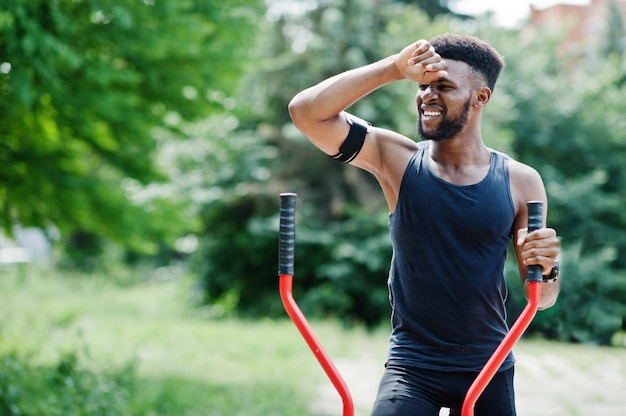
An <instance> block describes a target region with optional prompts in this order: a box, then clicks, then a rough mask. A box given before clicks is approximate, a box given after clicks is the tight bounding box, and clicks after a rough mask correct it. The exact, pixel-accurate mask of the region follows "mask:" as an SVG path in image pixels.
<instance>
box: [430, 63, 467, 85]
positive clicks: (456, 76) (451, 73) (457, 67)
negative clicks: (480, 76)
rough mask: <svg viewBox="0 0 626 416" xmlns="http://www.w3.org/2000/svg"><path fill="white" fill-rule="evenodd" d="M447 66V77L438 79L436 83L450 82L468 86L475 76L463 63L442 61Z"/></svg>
mask: <svg viewBox="0 0 626 416" xmlns="http://www.w3.org/2000/svg"><path fill="white" fill-rule="evenodd" d="M444 61H445V62H446V65H447V66H448V68H447V72H448V76H447V77H445V78H440V79H439V80H438V82H442V81H451V82H454V83H456V84H459V85H466V84H470V83H471V82H472V80H473V77H474V76H475V71H474V70H473V69H472V67H471V66H469V65H468V64H466V63H465V62H463V61H456V60H454V59H444Z"/></svg>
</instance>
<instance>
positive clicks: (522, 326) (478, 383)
mask: <svg viewBox="0 0 626 416" xmlns="http://www.w3.org/2000/svg"><path fill="white" fill-rule="evenodd" d="M527 206H528V233H531V232H533V231H535V230H536V229H538V228H541V226H542V225H543V203H542V202H541V201H530V202H528V203H527ZM526 281H527V282H528V303H527V304H526V307H525V308H524V310H523V311H522V313H521V314H520V315H519V316H518V317H517V320H516V321H515V323H514V324H513V326H512V327H511V329H510V330H509V332H508V334H506V336H505V337H504V339H503V340H502V342H500V345H499V346H498V348H496V350H495V352H494V353H493V354H492V356H491V358H490V359H489V361H487V364H485V366H484V367H483V369H482V371H481V372H480V373H479V374H478V377H476V380H474V383H473V384H472V385H471V386H470V388H469V390H468V391H467V394H466V395H465V401H464V402H463V407H462V408H461V416H474V405H475V404H476V401H477V400H478V397H480V395H481V394H482V392H483V391H484V390H485V388H486V387H487V384H489V382H490V381H491V379H492V378H493V376H494V375H495V374H496V372H497V371H498V369H499V368H500V366H501V365H502V363H503V362H504V360H505V359H506V356H507V355H508V354H509V352H511V350H512V349H513V346H514V345H515V343H516V342H517V341H518V340H519V339H520V338H521V337H522V335H523V334H524V331H526V328H528V325H530V322H531V321H532V320H533V318H534V317H535V314H536V313H537V308H538V307H539V298H540V297H541V283H542V281H543V276H542V275H541V266H528V272H527V274H526Z"/></svg>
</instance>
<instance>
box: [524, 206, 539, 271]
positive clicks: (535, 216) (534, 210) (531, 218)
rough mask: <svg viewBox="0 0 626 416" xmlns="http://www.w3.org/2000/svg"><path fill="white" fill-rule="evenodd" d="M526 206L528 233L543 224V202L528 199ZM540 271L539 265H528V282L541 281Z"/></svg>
mask: <svg viewBox="0 0 626 416" xmlns="http://www.w3.org/2000/svg"><path fill="white" fill-rule="evenodd" d="M526 206H527V207H528V233H529V234H530V233H532V232H533V231H535V230H537V229H539V228H541V227H542V226H543V202H541V201H529V202H527V203H526ZM541 272H542V270H541V266H539V265H532V266H528V273H527V275H526V280H527V281H529V282H541V281H543V276H542V273H541Z"/></svg>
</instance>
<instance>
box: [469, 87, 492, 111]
mask: <svg viewBox="0 0 626 416" xmlns="http://www.w3.org/2000/svg"><path fill="white" fill-rule="evenodd" d="M490 99H491V90H490V89H489V88H487V87H483V88H477V89H475V90H474V100H473V101H472V104H473V105H475V106H478V107H484V106H485V105H487V103H488V102H489V100H490Z"/></svg>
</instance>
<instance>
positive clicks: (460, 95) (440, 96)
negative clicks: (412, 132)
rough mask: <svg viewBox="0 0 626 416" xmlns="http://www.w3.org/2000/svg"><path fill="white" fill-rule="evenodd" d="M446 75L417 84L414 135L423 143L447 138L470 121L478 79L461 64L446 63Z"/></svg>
mask: <svg viewBox="0 0 626 416" xmlns="http://www.w3.org/2000/svg"><path fill="white" fill-rule="evenodd" d="M447 64H448V76H447V77H445V78H440V79H438V80H436V81H433V82H432V83H430V84H420V86H419V91H418V93H417V97H416V100H417V110H418V111H417V116H418V117H417V132H418V134H419V135H420V136H421V137H422V138H424V139H425V140H434V141H441V140H446V139H450V138H452V137H454V136H456V135H458V134H459V133H461V132H462V131H463V129H464V128H465V126H466V125H467V124H468V122H469V120H470V103H471V101H472V99H473V97H474V91H475V89H476V87H477V86H478V85H480V84H479V83H480V79H479V78H480V77H479V75H477V74H476V73H475V72H474V71H472V69H471V68H470V66H469V65H467V64H466V63H464V62H461V61H453V60H449V61H447Z"/></svg>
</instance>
